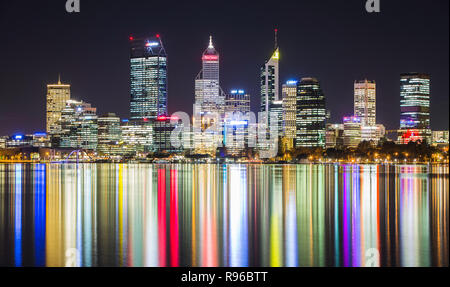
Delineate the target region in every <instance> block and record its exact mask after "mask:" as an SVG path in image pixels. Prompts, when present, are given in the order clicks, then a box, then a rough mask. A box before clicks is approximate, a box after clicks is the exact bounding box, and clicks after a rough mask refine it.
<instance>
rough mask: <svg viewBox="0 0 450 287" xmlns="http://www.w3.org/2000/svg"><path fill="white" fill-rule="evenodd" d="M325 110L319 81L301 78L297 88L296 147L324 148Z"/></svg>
mask: <svg viewBox="0 0 450 287" xmlns="http://www.w3.org/2000/svg"><path fill="white" fill-rule="evenodd" d="M326 121H327V110H326V102H325V96H324V94H323V92H322V89H321V87H320V84H319V81H318V80H317V79H315V78H303V79H302V80H301V81H300V83H298V86H297V136H296V147H325V129H326Z"/></svg>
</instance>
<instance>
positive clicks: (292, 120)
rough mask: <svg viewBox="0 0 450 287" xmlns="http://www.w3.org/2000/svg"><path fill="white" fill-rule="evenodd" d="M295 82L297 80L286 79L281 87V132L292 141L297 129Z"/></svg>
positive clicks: (296, 82)
mask: <svg viewBox="0 0 450 287" xmlns="http://www.w3.org/2000/svg"><path fill="white" fill-rule="evenodd" d="M297 84H298V81H287V82H286V84H285V85H283V88H282V94H283V132H284V136H285V137H286V138H287V139H288V140H289V141H290V142H292V145H291V146H293V141H294V139H295V135H296V131H297V122H296V117H297Z"/></svg>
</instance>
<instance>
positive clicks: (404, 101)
mask: <svg viewBox="0 0 450 287" xmlns="http://www.w3.org/2000/svg"><path fill="white" fill-rule="evenodd" d="M430 85H431V80H430V76H429V75H427V74H420V73H407V74H402V75H401V79H400V98H401V102H400V109H401V114H400V132H399V141H400V142H401V143H402V144H407V143H408V142H410V141H417V140H427V141H428V142H430V141H431V130H430Z"/></svg>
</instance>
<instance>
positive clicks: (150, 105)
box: [130, 35, 168, 121]
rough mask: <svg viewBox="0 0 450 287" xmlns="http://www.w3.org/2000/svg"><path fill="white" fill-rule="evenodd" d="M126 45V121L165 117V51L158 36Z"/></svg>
mask: <svg viewBox="0 0 450 287" xmlns="http://www.w3.org/2000/svg"><path fill="white" fill-rule="evenodd" d="M130 42H131V55H130V65H131V71H130V80H131V102H130V120H132V121H143V120H156V119H157V118H158V116H160V115H167V92H168V86H167V54H166V51H165V50H164V46H163V43H162V40H161V37H160V36H159V35H156V36H155V37H152V38H139V39H135V38H133V37H130Z"/></svg>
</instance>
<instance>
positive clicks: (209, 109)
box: [194, 37, 225, 156]
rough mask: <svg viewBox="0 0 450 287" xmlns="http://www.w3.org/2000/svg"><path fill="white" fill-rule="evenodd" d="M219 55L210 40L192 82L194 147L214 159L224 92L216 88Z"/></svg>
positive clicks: (222, 112)
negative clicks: (193, 93)
mask: <svg viewBox="0 0 450 287" xmlns="http://www.w3.org/2000/svg"><path fill="white" fill-rule="evenodd" d="M219 68H220V55H219V53H218V52H217V50H216V49H215V47H214V44H213V41H212V37H210V39H209V45H208V47H207V48H206V50H205V51H204V52H203V55H202V70H201V71H200V73H199V74H198V76H197V78H196V79H195V105H194V128H195V129H196V131H195V132H194V148H195V152H196V153H198V154H209V155H211V156H214V155H215V154H216V150H217V147H219V145H220V144H221V142H222V129H223V117H224V113H225V93H224V92H223V91H222V89H221V88H220V72H219V71H220V69H219Z"/></svg>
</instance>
